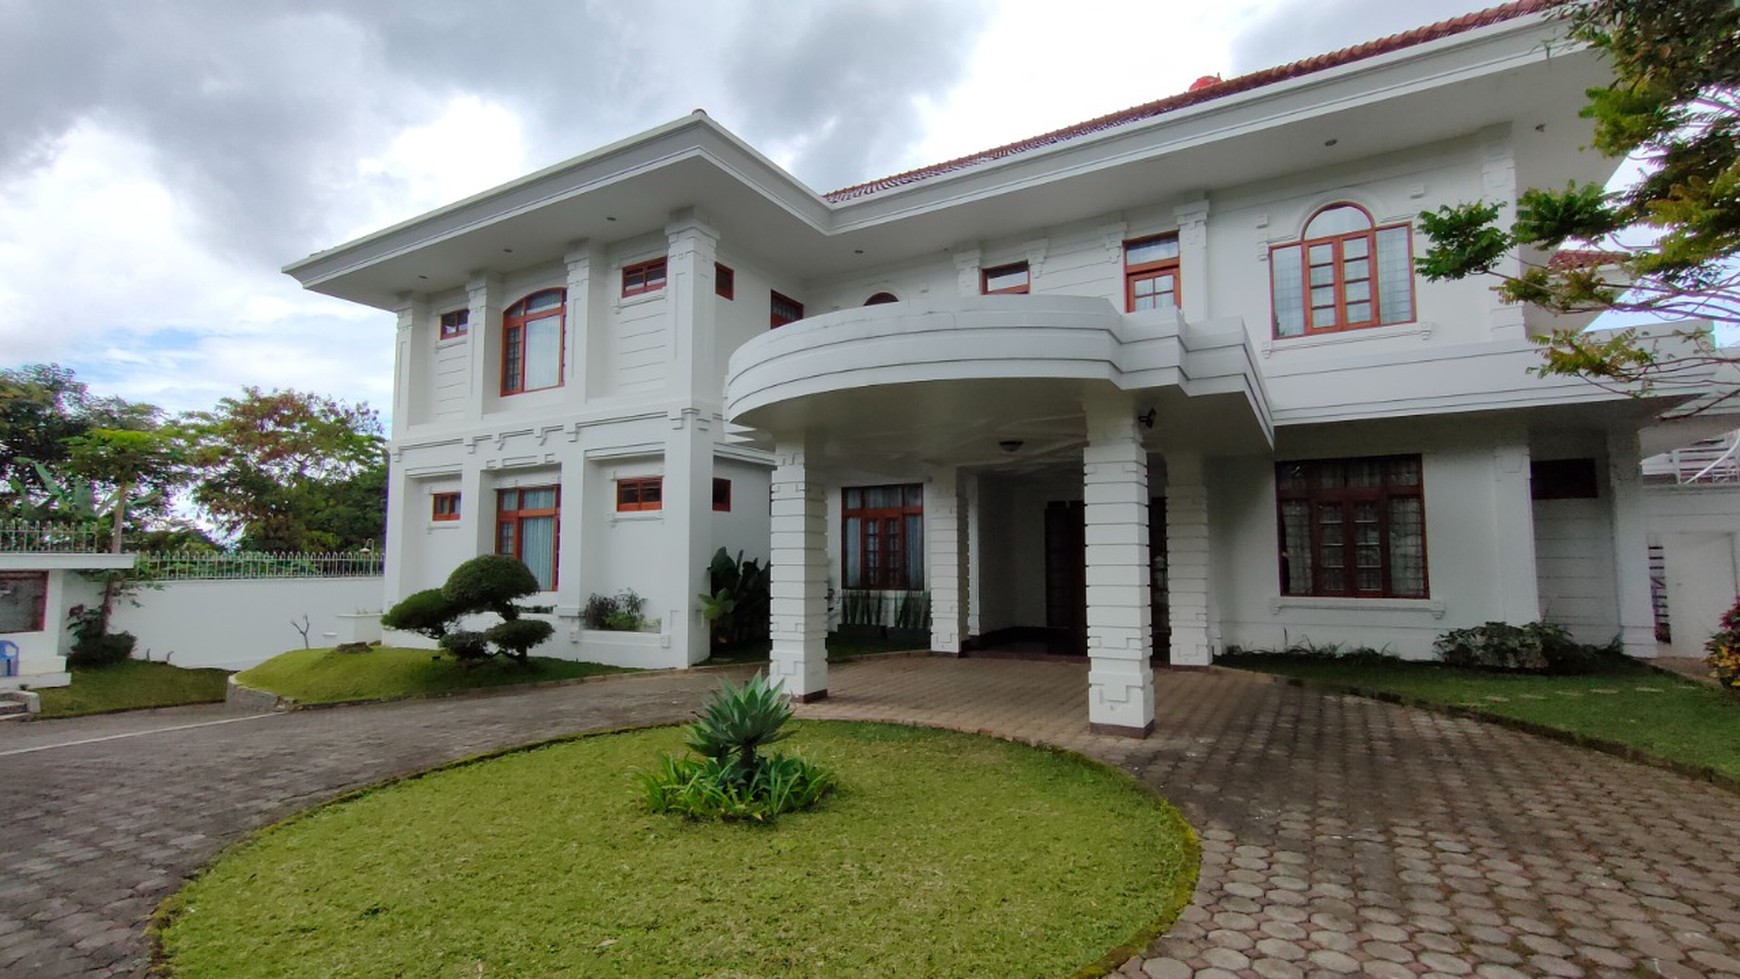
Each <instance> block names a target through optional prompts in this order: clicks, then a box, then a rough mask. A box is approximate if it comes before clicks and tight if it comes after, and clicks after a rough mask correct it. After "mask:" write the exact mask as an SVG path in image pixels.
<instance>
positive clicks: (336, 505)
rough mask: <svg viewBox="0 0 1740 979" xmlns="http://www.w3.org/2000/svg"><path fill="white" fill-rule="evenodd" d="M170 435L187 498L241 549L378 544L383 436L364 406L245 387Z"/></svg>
mask: <svg viewBox="0 0 1740 979" xmlns="http://www.w3.org/2000/svg"><path fill="white" fill-rule="evenodd" d="M176 429H177V431H178V433H179V435H180V437H181V438H182V440H183V442H184V443H185V445H186V452H187V464H188V466H189V467H190V469H191V471H192V478H191V484H192V487H193V499H194V502H196V503H197V504H199V506H200V507H201V508H202V509H203V510H204V511H205V513H206V514H207V515H208V516H209V517H210V518H211V520H212V522H213V523H214V524H216V525H217V526H218V527H219V528H221V529H222V530H223V531H225V532H226V533H229V534H234V535H236V536H237V537H238V546H240V547H242V548H243V549H245V550H286V551H300V550H353V549H360V548H368V547H379V546H380V543H381V536H382V533H383V528H384V527H385V524H386V453H385V446H386V440H385V438H384V437H383V434H382V429H381V421H380V416H379V415H378V414H377V413H376V412H375V411H374V410H373V409H371V408H369V407H368V406H367V405H364V404H359V405H349V404H346V403H345V402H343V401H339V400H336V399H333V398H328V397H323V396H321V395H316V394H307V393H303V392H299V391H273V392H271V393H266V392H263V391H261V390H260V389H259V388H254V387H249V388H244V389H243V390H242V395H241V397H237V398H224V399H223V400H222V401H219V402H218V404H217V407H216V408H214V409H213V410H211V411H205V412H193V413H190V414H188V415H186V416H183V417H182V418H181V419H180V420H179V422H178V423H177V425H176Z"/></svg>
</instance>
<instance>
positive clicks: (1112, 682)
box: [287, 2, 1668, 734]
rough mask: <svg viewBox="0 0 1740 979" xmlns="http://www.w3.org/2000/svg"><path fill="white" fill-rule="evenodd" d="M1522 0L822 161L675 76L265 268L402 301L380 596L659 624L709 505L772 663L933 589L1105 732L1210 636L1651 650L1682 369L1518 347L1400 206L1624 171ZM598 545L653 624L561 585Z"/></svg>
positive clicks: (564, 627)
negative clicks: (1431, 264)
mask: <svg viewBox="0 0 1740 979" xmlns="http://www.w3.org/2000/svg"><path fill="white" fill-rule="evenodd" d="M1544 7H1545V5H1544V4H1542V3H1539V2H1524V3H1518V4H1511V5H1508V6H1505V7H1498V8H1494V9H1492V10H1490V11H1487V12H1484V13H1481V14H1475V15H1470V16H1467V17H1463V18H1458V19H1456V20H1453V21H1448V22H1445V23H1442V24H1437V25H1433V26H1430V27H1425V28H1421V29H1419V30H1416V31H1412V32H1409V33H1406V34H1402V35H1397V36H1395V37H1391V38H1386V39H1383V40H1379V41H1374V42H1372V43H1370V44H1366V45H1362V46H1360V47H1356V48H1351V49H1347V50H1344V51H1339V52H1333V53H1330V54H1326V55H1323V56H1320V57H1317V58H1313V59H1310V60H1308V61H1303V62H1299V63H1296V64H1291V65H1286V66H1282V67H1279V68H1275V69H1271V70H1267V71H1262V72H1257V73H1254V74H1251V75H1246V76H1242V77H1237V78H1232V79H1227V80H1224V81H1222V80H1217V79H1205V80H1204V81H1203V82H1199V83H1198V84H1197V86H1194V87H1193V88H1192V89H1191V90H1190V91H1189V92H1186V93H1181V94H1178V95H1175V96H1172V97H1169V98H1163V99H1161V100H1159V101H1157V102H1151V103H1148V104H1146V105H1142V106H1138V107H1136V108H1133V109H1129V110H1126V111H1123V112H1118V113H1114V114H1112V115H1109V116H1104V117H1101V118H1098V119H1094V120H1091V121H1089V122H1086V123H1083V124H1080V125H1078V126H1073V127H1070V128H1068V129H1064V130H1060V131H1058V132H1054V133H1048V134H1045V135H1043V136H1039V137H1036V138H1033V139H1030V140H1026V141H1023V142H1021V143H1017V144H1013V145H1010V146H1006V147H1001V148H998V149H995V150H991V151H988V152H985V153H980V154H976V155H974V156H970V157H966V158H963V159H960V160H954V161H950V162H947V163H943V164H939V165H936V166H932V167H927V168H924V169H921V170H917V171H913V172H909V173H905V174H900V175H897V176H894V177H889V178H886V179H883V180H878V181H873V182H871V183H867V184H863V185H860V186H856V187H850V188H846V189H844V190H840V191H835V192H833V193H827V194H820V193H817V192H815V191H813V190H811V189H810V188H808V187H806V186H804V185H803V184H801V183H799V182H798V181H797V180H796V179H795V178H793V177H792V176H791V175H789V174H787V173H785V172H784V171H782V170H781V169H780V168H778V167H777V166H775V165H774V164H772V163H771V162H769V161H768V160H767V159H766V158H764V157H762V156H761V155H760V154H759V153H757V152H756V151H755V150H754V149H753V148H752V147H750V146H748V145H746V144H745V143H744V142H742V141H741V140H739V139H738V138H736V137H735V136H733V135H732V134H731V133H730V132H728V131H726V130H725V129H724V128H722V127H721V126H720V125H718V124H717V123H715V122H714V121H713V120H712V119H710V118H708V117H707V116H706V115H705V114H702V113H700V112H697V113H695V114H694V115H692V116H690V117H686V118H683V119H679V120H677V121H675V122H672V123H670V124H667V125H664V126H661V127H659V128H656V129H653V130H651V131H649V132H646V133H643V134H641V135H639V136H636V137H634V138H632V139H628V140H625V141H623V142H620V143H617V144H614V145H610V146H606V147H603V148H601V149H598V150H594V151H592V152H590V153H587V154H584V155H582V156H579V157H576V158H574V159H571V160H569V161H567V162H564V163H561V164H559V165H557V166H554V167H551V168H549V169H547V170H543V171H540V172H538V173H534V174H531V175H529V176H527V177H525V178H523V179H520V180H518V181H515V182H513V183H511V184H508V185H505V186H503V187H499V188H496V189H494V190H491V191H488V192H486V193H483V194H480V195H478V196H476V197H473V198H470V199H467V200H464V201H460V202H458V203H456V204H453V205H451V206H448V207H445V208H442V209H440V210H437V211H434V212H431V213H429V214H426V215H424V216H422V217H419V218H416V219H414V220H412V221H409V222H406V223H404V224H401V225H398V226H395V227H391V228H387V229H385V230H383V231H380V232H378V233H375V234H372V235H369V236H368V237H365V238H362V239H359V240H357V241H354V242H351V243H348V244H345V245H341V246H339V247H337V248H334V249H332V250H329V251H325V252H321V253H319V254H316V255H313V256H311V257H309V258H307V259H305V260H303V261H300V262H297V263H295V264H294V265H291V266H290V267H289V268H288V269H287V271H288V272H289V273H290V274H292V275H294V276H295V277H296V278H297V279H299V280H300V281H301V282H302V283H303V284H304V285H305V286H307V287H308V288H310V289H314V290H316V291H319V292H323V293H327V294H330V295H334V296H340V297H343V298H346V299H350V300H352V301H355V302H359V303H364V304H367V305H371V306H375V307H379V308H382V309H392V310H396V311H397V312H398V317H399V319H398V324H399V328H398V337H397V351H398V355H397V372H398V373H397V378H396V385H395V392H396V393H395V398H394V404H393V411H392V416H393V432H392V482H391V491H390V494H391V495H390V506H389V531H388V541H387V547H388V555H389V560H388V577H387V595H386V598H387V600H388V601H389V602H391V601H393V600H396V599H397V598H399V597H402V596H404V595H405V594H408V593H409V592H411V591H414V590H416V589H419V588H425V587H431V586H434V585H437V584H439V583H440V582H441V581H442V580H443V579H444V578H445V576H446V574H447V572H448V571H449V570H450V569H451V568H452V567H453V566H454V565H456V564H457V563H459V562H460V561H462V560H464V559H466V558H468V557H470V556H473V555H476V554H480V553H487V552H492V551H493V552H499V553H505V554H513V555H515V556H517V557H519V558H520V559H522V560H524V561H525V562H526V564H527V565H529V566H530V567H531V568H532V570H533V572H534V573H535V574H537V575H538V577H539V580H540V581H542V582H543V583H544V584H545V587H546V589H547V595H546V596H545V598H544V600H545V602H547V603H548V604H551V605H554V606H555V613H554V618H555V621H556V623H557V626H558V628H557V632H556V635H555V637H554V638H553V639H552V640H551V641H550V642H549V643H548V644H547V645H546V647H545V649H544V650H542V651H543V652H548V653H550V654H552V655H562V656H571V657H580V658H588V659H598V660H604V661H609V662H617V663H625V664H631V665H640V666H681V665H685V664H689V663H694V662H698V661H700V660H701V659H703V658H705V657H706V656H707V654H708V650H707V637H706V628H705V623H704V622H703V621H702V617H701V614H700V603H699V602H698V600H697V598H696V596H697V594H698V593H699V592H701V591H703V590H705V588H706V584H707V579H706V575H705V565H706V563H707V560H708V558H709V556H710V555H711V554H712V553H713V551H714V550H715V549H717V548H718V547H721V546H724V547H726V548H729V549H730V550H732V551H733V552H735V551H737V550H742V551H744V552H746V553H747V554H748V555H750V556H768V557H770V558H771V561H772V567H773V576H774V584H773V636H774V641H773V654H772V659H773V667H772V668H773V671H774V675H775V676H776V677H777V678H778V679H779V680H780V681H781V682H783V683H784V684H785V687H786V689H787V690H788V691H789V692H791V693H793V694H794V695H797V696H800V697H814V696H820V695H822V694H824V693H825V692H826V689H827V665H826V661H825V657H824V655H823V648H822V642H823V638H824V636H825V634H826V632H827V630H828V629H829V628H830V626H831V625H834V624H837V623H838V622H839V620H840V619H841V618H842V616H844V617H845V618H846V619H847V620H848V621H849V622H850V621H852V620H853V617H854V616H857V617H858V619H859V620H863V619H864V617H865V616H866V615H869V616H870V617H871V618H873V619H874V618H878V617H880V619H881V620H882V621H892V620H893V619H894V618H895V617H896V616H901V615H907V613H908V612H910V611H911V610H912V609H920V610H922V612H923V616H924V617H923V624H925V625H927V627H928V630H929V636H930V642H929V645H930V647H931V648H932V649H933V650H935V651H938V652H942V653H959V652H962V651H963V650H966V651H968V652H971V651H972V650H973V649H976V648H995V647H996V646H998V645H1015V646H1021V647H1025V648H1033V647H1034V646H1035V645H1036V644H1039V645H1042V646H1043V648H1046V649H1049V650H1051V651H1053V652H1063V653H1073V654H1076V655H1085V656H1087V657H1088V658H1089V659H1090V661H1091V667H1090V704H1089V710H1088V716H1089V719H1090V721H1091V722H1092V723H1093V724H1094V725H1095V727H1096V729H1099V730H1104V731H1112V732H1124V733H1132V734H1141V733H1144V732H1146V731H1147V730H1148V729H1149V728H1150V727H1151V725H1152V724H1153V721H1154V706H1153V705H1154V696H1153V691H1154V683H1155V679H1154V674H1153V669H1152V665H1151V663H1152V661H1153V660H1154V659H1160V660H1163V661H1169V662H1170V663H1171V664H1174V665H1177V666H1191V665H1204V664H1207V663H1208V662H1209V661H1210V659H1211V657H1212V656H1213V655H1214V653H1215V651H1217V650H1220V649H1224V648H1225V647H1226V646H1229V645H1238V646H1243V647H1258V648H1262V647H1268V648H1274V647H1280V646H1284V645H1287V644H1290V643H1297V642H1311V643H1316V644H1331V643H1342V644H1359V645H1369V646H1373V647H1378V648H1385V649H1389V650H1391V651H1393V652H1396V653H1399V654H1401V655H1404V656H1411V657H1425V656H1429V655H1430V654H1431V643H1432V640H1433V639H1434V638H1435V637H1436V636H1438V635H1439V634H1441V633H1442V632H1444V631H1445V630H1448V629H1451V628H1456V627H1461V626H1469V625H1475V624H1479V623H1482V622H1486V621H1489V620H1504V621H1509V622H1515V623H1521V622H1527V621H1532V620H1535V619H1539V618H1542V617H1547V618H1550V619H1553V620H1555V621H1559V622H1562V623H1564V624H1566V625H1568V626H1570V627H1571V628H1572V630H1573V631H1574V632H1575V633H1576V634H1577V635H1578V636H1580V637H1582V638H1585V639H1589V640H1594V641H1605V640H1607V639H1609V638H1611V637H1612V636H1614V635H1615V634H1619V635H1621V636H1622V637H1623V639H1624V641H1625V643H1626V646H1627V647H1628V649H1631V650H1632V651H1634V652H1638V653H1642V654H1646V655H1647V654H1649V653H1651V652H1653V649H1654V641H1653V636H1652V618H1651V608H1650V597H1649V581H1648V564H1647V561H1648V558H1647V546H1646V530H1645V527H1644V524H1643V520H1644V511H1643V507H1642V504H1641V500H1642V490H1641V485H1640V482H1639V477H1638V462H1639V458H1640V455H1641V454H1643V453H1644V452H1645V451H1648V452H1654V451H1659V450H1660V449H1661V448H1665V447H1666V446H1667V444H1668V443H1667V442H1665V441H1664V442H1663V443H1662V444H1661V445H1659V446H1658V445H1655V444H1653V443H1652V442H1651V440H1652V439H1653V438H1654V437H1655V435H1654V430H1653V429H1652V425H1653V424H1654V419H1655V418H1656V417H1657V416H1658V415H1659V414H1660V413H1661V412H1662V410H1663V409H1664V408H1665V407H1667V406H1668V402H1667V401H1666V400H1665V399H1662V398H1653V399H1633V398H1627V397H1624V396H1618V395H1612V394H1608V393H1606V392H1603V391H1601V390H1599V389H1597V388H1595V387H1593V386H1590V385H1588V384H1584V383H1581V382H1578V381H1574V380H1566V379H1554V380H1545V379H1541V378H1539V377H1536V376H1532V375H1531V374H1529V373H1528V368H1529V367H1530V366H1532V365H1535V364H1536V363H1538V356H1537V353H1536V351H1535V349H1534V345H1533V344H1532V342H1531V337H1533V336H1536V335H1538V334H1540V333H1542V332H1544V331H1545V330H1546V329H1548V328H1549V327H1550V326H1552V325H1554V324H1553V323H1552V322H1550V321H1548V320H1546V319H1545V318H1536V316H1535V314H1533V313H1531V312H1527V311H1525V310H1523V309H1521V308H1517V307H1513V306H1507V305H1504V304H1502V303H1500V302H1499V301H1498V300H1497V298H1496V297H1495V296H1494V295H1493V293H1492V292H1491V290H1490V288H1489V284H1488V283H1483V282H1479V281H1469V282H1454V283H1432V282H1428V281H1426V280H1424V279H1423V278H1421V277H1420V276H1418V275H1416V274H1415V273H1414V271H1413V259H1414V257H1415V255H1416V254H1417V253H1419V252H1420V251H1421V250H1422V249H1423V248H1424V247H1425V245H1424V242H1423V239H1422V238H1421V236H1420V234H1419V232H1418V227H1417V215H1418V214H1419V213H1420V212H1421V211H1423V210H1430V209H1434V208H1436V207H1438V206H1439V205H1441V204H1448V203H1457V202H1462V201H1470V200H1475V199H1484V200H1487V201H1493V202H1498V203H1501V204H1504V205H1505V206H1506V208H1507V210H1508V208H1509V207H1510V206H1511V205H1512V204H1513V203H1514V201H1515V199H1516V195H1517V193H1518V192H1519V190H1520V189H1522V188H1525V187H1528V186H1532V185H1550V186H1561V185H1563V184H1564V183H1565V182H1566V181H1567V180H1578V181H1583V180H1596V181H1599V180H1602V179H1604V178H1606V177H1607V176H1608V174H1609V173H1610V172H1611V170H1612V163H1611V161H1608V160H1604V159H1602V158H1600V157H1599V156H1597V155H1595V154H1592V153H1585V152H1580V151H1579V147H1581V146H1582V145H1584V144H1586V143H1587V142H1588V140H1589V134H1590V130H1589V124H1588V123H1587V121H1585V120H1582V119H1580V118H1579V117H1578V109H1579V108H1580V107H1581V106H1582V105H1583V103H1584V91H1585V90H1586V89H1587V88H1590V87H1592V86H1596V85H1600V84H1603V83H1604V82H1605V81H1606V80H1607V77H1608V76H1607V73H1606V70H1605V68H1604V66H1603V65H1602V63H1601V61H1600V59H1599V58H1598V57H1597V56H1596V55H1595V54H1594V53H1592V52H1590V51H1587V50H1583V49H1579V48H1577V47H1575V46H1572V45H1568V44H1566V43H1565V42H1564V41H1563V39H1562V33H1563V27H1562V25H1561V24H1559V23H1558V22H1556V21H1554V20H1553V19H1551V18H1550V17H1549V16H1547V15H1545V14H1543V13H1541V10H1543V9H1544ZM1507 219H1508V214H1507ZM1530 257H1531V258H1535V259H1541V258H1544V257H1545V256H1530ZM625 588H632V589H633V590H635V591H636V592H638V593H639V594H641V595H644V596H646V597H647V598H648V599H649V609H648V612H649V614H650V615H651V616H653V617H655V618H657V619H658V627H657V631H656V632H649V633H645V634H624V633H599V632H593V631H589V630H586V629H584V628H583V627H582V620H581V617H580V614H579V612H580V609H581V607H582V606H583V605H584V604H585V602H586V600H587V598H588V596H590V595H592V594H595V593H596V594H611V593H614V592H616V591H619V590H621V589H625ZM890 596H893V598H892V600H885V599H888V598H889V597H890ZM865 608H870V609H873V610H874V611H872V612H870V613H865V612H864V611H863V610H864V609H865ZM907 624H912V623H911V622H910V621H909V622H908V623H907Z"/></svg>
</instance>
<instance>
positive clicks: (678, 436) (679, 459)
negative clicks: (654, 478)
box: [660, 407, 713, 666]
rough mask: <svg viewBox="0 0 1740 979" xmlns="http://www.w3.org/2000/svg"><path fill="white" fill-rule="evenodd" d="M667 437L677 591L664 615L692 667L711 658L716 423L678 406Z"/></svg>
mask: <svg viewBox="0 0 1740 979" xmlns="http://www.w3.org/2000/svg"><path fill="white" fill-rule="evenodd" d="M668 418H669V419H670V425H671V430H670V433H669V434H668V436H667V437H666V439H665V471H664V503H663V511H662V512H661V514H660V517H661V520H662V522H663V524H664V536H665V553H664V557H665V559H666V562H667V563H666V567H667V568H670V569H671V573H670V575H669V578H670V582H671V586H673V587H672V589H671V590H670V591H668V592H667V593H666V606H665V608H663V609H662V610H661V612H660V614H661V616H662V617H663V619H664V629H665V632H666V634H668V635H669V636H670V637H671V647H672V648H673V649H676V650H681V651H683V656H684V661H685V662H687V663H688V664H689V665H691V666H693V665H694V664H696V663H699V662H701V661H702V660H704V659H706V658H707V657H708V656H711V655H712V652H713V650H712V642H711V628H710V627H709V626H708V624H707V620H706V618H705V616H703V615H702V614H701V604H700V596H701V595H702V594H703V593H705V592H706V591H707V590H708V589H707V586H708V585H709V584H710V580H709V577H708V573H707V565H708V563H709V562H711V561H712V559H713V549H712V548H713V433H712V430H711V429H712V422H713V419H712V418H711V417H710V416H709V414H708V413H706V412H703V411H701V410H700V409H697V408H692V407H689V408H681V409H676V408H673V409H671V410H670V412H669V413H668Z"/></svg>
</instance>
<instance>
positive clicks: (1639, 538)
mask: <svg viewBox="0 0 1740 979" xmlns="http://www.w3.org/2000/svg"><path fill="white" fill-rule="evenodd" d="M1642 459H1643V453H1642V450H1641V449H1640V447H1639V445H1638V441H1637V433H1636V432H1612V433H1609V434H1608V436H1607V485H1608V486H1609V487H1611V488H1612V491H1613V492H1612V493H1611V495H1610V498H1611V499H1612V501H1613V577H1614V586H1615V590H1616V591H1617V593H1618V594H1617V597H1618V599H1619V634H1620V638H1621V641H1622V642H1624V643H1625V652H1626V654H1627V655H1630V656H1641V657H1646V658H1647V657H1653V656H1654V655H1655V613H1654V610H1653V609H1652V608H1651V606H1650V600H1649V533H1648V530H1647V528H1646V527H1645V514H1644V500H1643V474H1642V471H1641V469H1640V468H1639V466H1640V464H1641V463H1642Z"/></svg>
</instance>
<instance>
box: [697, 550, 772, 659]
mask: <svg viewBox="0 0 1740 979" xmlns="http://www.w3.org/2000/svg"><path fill="white" fill-rule="evenodd" d="M768 581H769V579H768V568H767V566H766V565H763V564H761V563H760V562H758V561H754V560H749V561H745V560H743V552H742V551H738V552H737V556H736V557H735V558H733V557H732V556H731V554H730V552H729V551H726V550H725V548H723V547H721V548H719V550H718V551H717V552H716V553H714V555H713V560H712V561H711V562H710V563H709V564H708V565H707V587H708V588H709V589H710V592H709V593H708V594H705V595H701V596H698V597H699V598H700V599H701V614H702V615H703V616H705V617H706V619H707V621H708V622H709V623H711V625H712V632H713V636H712V638H713V644H714V645H716V646H742V645H747V644H749V643H753V642H760V641H762V640H765V639H766V638H767V630H768V602H769V596H770V594H771V591H770V589H769V586H768Z"/></svg>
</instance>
